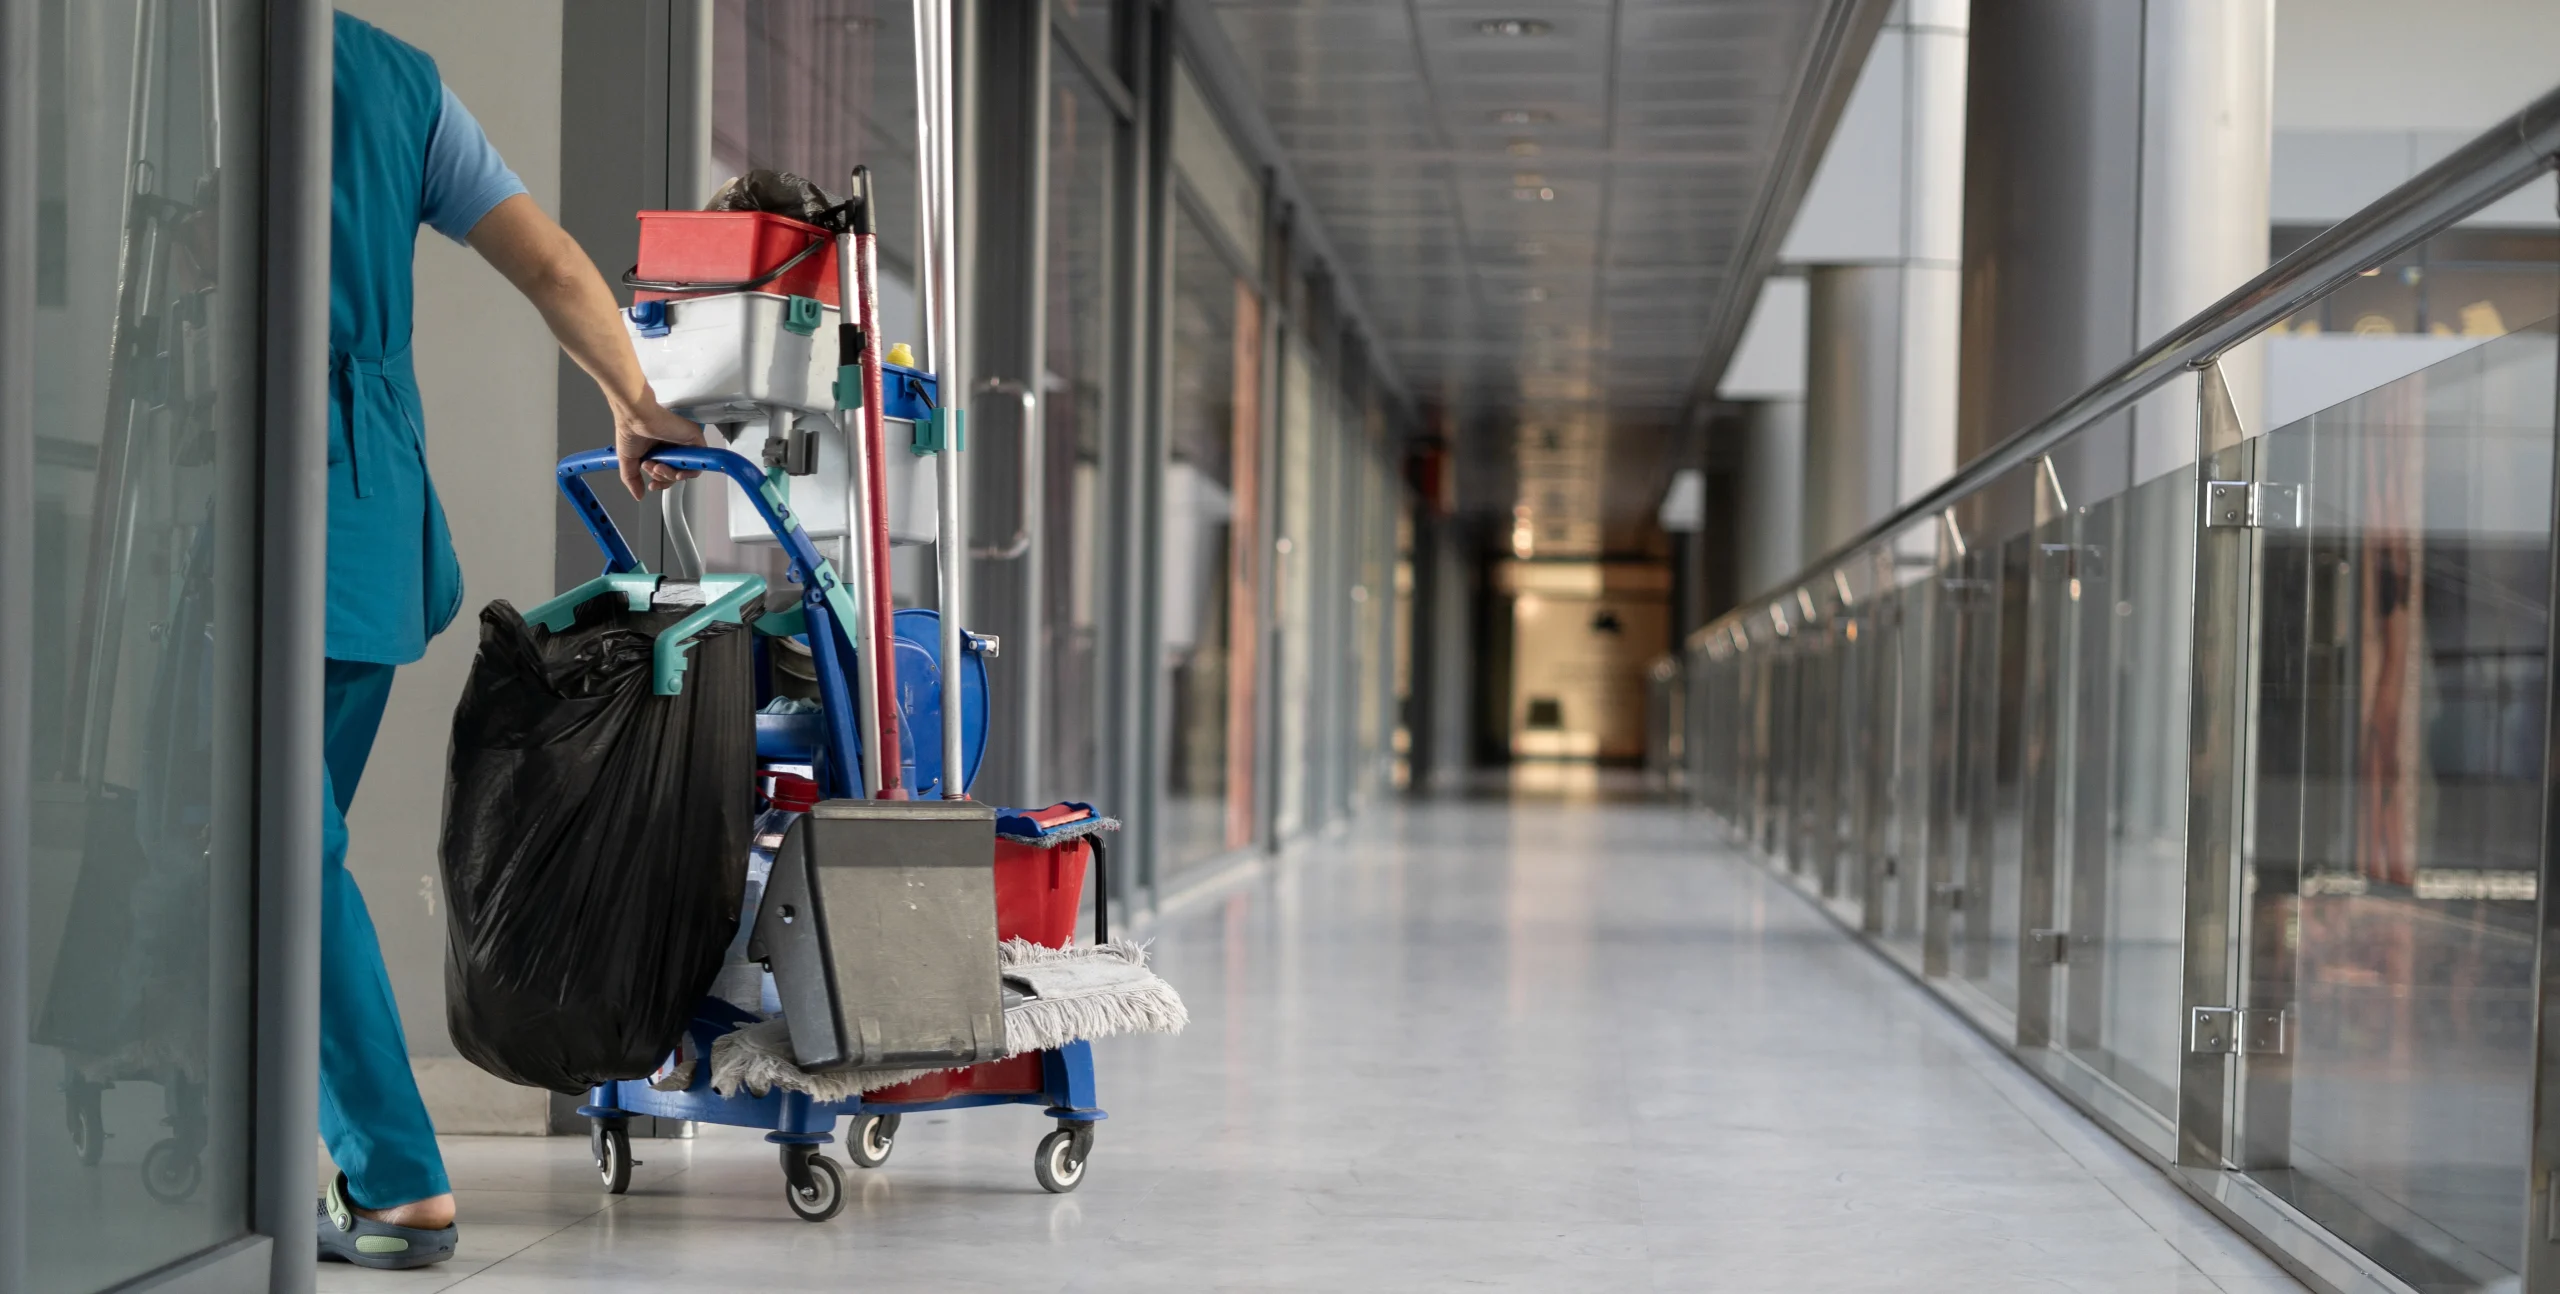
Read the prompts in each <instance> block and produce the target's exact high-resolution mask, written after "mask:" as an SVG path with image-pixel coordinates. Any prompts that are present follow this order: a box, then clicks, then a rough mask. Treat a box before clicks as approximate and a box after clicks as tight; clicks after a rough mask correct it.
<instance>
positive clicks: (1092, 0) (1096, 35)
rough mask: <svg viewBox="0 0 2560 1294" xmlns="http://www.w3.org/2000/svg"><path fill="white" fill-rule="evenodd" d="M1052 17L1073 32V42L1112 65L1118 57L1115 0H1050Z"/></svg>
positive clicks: (1118, 24) (1115, 65) (1118, 8)
mask: <svg viewBox="0 0 2560 1294" xmlns="http://www.w3.org/2000/svg"><path fill="white" fill-rule="evenodd" d="M1049 14H1050V18H1051V20H1052V21H1054V22H1056V23H1058V24H1059V25H1060V26H1062V27H1065V28H1066V29H1067V30H1069V31H1072V32H1074V33H1075V34H1076V43H1077V44H1079V45H1082V46H1083V47H1084V48H1085V50H1086V52H1088V53H1090V54H1092V55H1093V56H1094V57H1096V58H1099V59H1101V60H1102V62H1103V65H1104V67H1106V68H1116V67H1117V66H1118V61H1117V60H1118V58H1119V45H1120V40H1119V35H1120V6H1119V5H1118V4H1117V3H1115V0H1053V3H1052V4H1051V5H1050V6H1049Z"/></svg>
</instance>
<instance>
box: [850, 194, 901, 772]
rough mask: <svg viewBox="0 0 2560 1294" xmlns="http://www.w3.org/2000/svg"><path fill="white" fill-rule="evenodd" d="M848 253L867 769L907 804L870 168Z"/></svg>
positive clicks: (876, 223)
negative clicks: (857, 384)
mask: <svg viewBox="0 0 2560 1294" xmlns="http://www.w3.org/2000/svg"><path fill="white" fill-rule="evenodd" d="M853 190H854V205H853V251H854V258H853V259H854V291H855V294H856V295H857V296H858V297H859V299H860V310H861V319H862V431H861V433H860V434H861V436H862V442H863V446H864V448H865V450H866V452H865V453H864V454H863V455H862V458H863V460H864V462H863V473H862V479H861V480H859V481H856V482H854V488H855V489H857V490H860V491H862V494H863V498H864V500H865V501H866V502H867V503H868V504H869V505H870V506H869V508H868V511H869V513H870V523H871V524H870V527H869V529H870V533H868V534H862V535H856V536H854V538H853V542H855V543H857V544H862V545H865V546H866V547H867V548H868V549H869V550H870V556H871V561H870V567H871V579H870V587H868V588H866V589H863V590H862V596H863V598H864V604H865V605H866V606H867V607H869V608H870V613H871V625H872V639H873V647H874V650H873V651H872V653H871V659H869V660H866V661H864V662H862V668H865V669H868V670H869V671H870V672H871V684H870V686H871V691H872V696H873V697H874V698H876V700H875V702H874V708H875V709H876V710H877V712H878V714H879V716H880V717H879V721H878V725H879V730H878V732H877V734H876V735H877V737H878V738H879V744H878V745H877V746H876V747H874V749H875V750H877V751H878V752H879V753H878V755H877V756H876V757H875V758H874V760H873V763H874V764H875V765H877V766H878V768H879V770H880V798H882V799H884V800H903V799H905V798H907V792H906V787H905V785H904V775H905V766H906V761H905V760H904V759H903V758H902V757H901V751H900V749H899V737H898V635H897V626H896V623H895V621H894V619H893V617H894V616H895V615H896V612H895V610H894V609H893V608H892V607H891V606H890V602H889V488H888V475H887V468H886V467H885V466H884V464H883V461H882V456H883V455H885V454H886V453H888V452H889V446H888V434H887V431H886V429H885V428H884V426H883V418H884V413H885V411H884V410H883V409H882V407H881V403H882V400H883V396H882V393H881V387H880V372H881V370H880V365H881V351H882V349H883V348H882V345H881V341H880V224H879V220H878V217H877V215H876V209H875V207H874V204H873V203H872V201H871V168H869V167H867V166H857V167H855V168H853Z"/></svg>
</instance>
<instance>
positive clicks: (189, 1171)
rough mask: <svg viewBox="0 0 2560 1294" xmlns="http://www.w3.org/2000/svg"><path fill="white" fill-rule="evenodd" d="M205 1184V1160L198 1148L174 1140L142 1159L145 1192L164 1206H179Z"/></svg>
mask: <svg viewBox="0 0 2560 1294" xmlns="http://www.w3.org/2000/svg"><path fill="white" fill-rule="evenodd" d="M203 1182H204V1160H203V1159H202V1158H201V1157H199V1156H198V1155H197V1153H196V1150H195V1148H194V1147H192V1146H189V1145H187V1144H186V1143H185V1142H183V1141H180V1140H178V1139H177V1138H175V1137H171V1138H169V1139H168V1140H166V1141H162V1142H160V1143H159V1144H157V1145H154V1146H153V1147H151V1152H150V1153H149V1154H146V1155H144V1156H143V1157H142V1189H144V1190H146V1191H149V1192H151V1198H153V1199H155V1200H158V1201H160V1202H161V1203H162V1204H177V1203H180V1202H182V1201H184V1200H185V1199H186V1198H187V1197H188V1196H190V1195H193V1194H195V1193H196V1187H198V1186H200V1185H202V1184H203Z"/></svg>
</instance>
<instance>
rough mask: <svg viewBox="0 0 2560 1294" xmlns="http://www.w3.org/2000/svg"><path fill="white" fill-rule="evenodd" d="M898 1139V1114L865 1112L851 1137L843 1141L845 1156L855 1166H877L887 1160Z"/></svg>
mask: <svg viewBox="0 0 2560 1294" xmlns="http://www.w3.org/2000/svg"><path fill="white" fill-rule="evenodd" d="M897 1139H898V1116H897V1115H894V1114H866V1115H864V1116H862V1122H861V1123H860V1124H858V1125H856V1126H855V1128H854V1130H853V1139H852V1140H851V1141H848V1142H846V1143H845V1148H844V1150H845V1158H847V1159H850V1160H852V1161H853V1166H854V1167H856V1168H878V1167H879V1166H880V1165H882V1164H885V1163H888V1162H889V1151H890V1150H891V1148H893V1147H894V1146H895V1145H896V1143H897Z"/></svg>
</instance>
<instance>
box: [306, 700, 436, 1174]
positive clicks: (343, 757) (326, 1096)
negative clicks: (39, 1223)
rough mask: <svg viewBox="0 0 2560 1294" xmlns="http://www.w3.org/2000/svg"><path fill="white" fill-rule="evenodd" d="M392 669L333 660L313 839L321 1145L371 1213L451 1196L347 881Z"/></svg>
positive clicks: (360, 898)
mask: <svg viewBox="0 0 2560 1294" xmlns="http://www.w3.org/2000/svg"><path fill="white" fill-rule="evenodd" d="M391 674H392V667H391V666H389V665H373V664H366V663H362V662H357V661H343V660H333V661H330V662H329V671H328V679H329V701H328V711H327V716H326V720H325V722H326V724H327V728H328V731H327V737H326V740H327V760H328V770H327V784H326V794H325V796H324V797H323V798H324V803H323V804H322V805H321V829H320V831H321V835H320V1138H321V1140H323V1141H325V1142H327V1143H328V1146H329V1157H330V1158H331V1159H333V1160H335V1161H337V1165H338V1168H339V1170H340V1171H341V1172H344V1173H345V1174H346V1175H347V1193H348V1195H349V1196H350V1197H351V1198H352V1199H353V1201H354V1202H355V1203H356V1204H358V1205H361V1206H363V1207H365V1208H369V1209H387V1208H391V1207H394V1206H396V1205H401V1204H407V1203H409V1202H410V1201H412V1200H423V1199H425V1198H427V1197H428V1196H431V1195H442V1194H444V1193H446V1192H447V1191H450V1190H452V1189H453V1187H452V1186H451V1185H450V1184H449V1183H448V1182H447V1180H446V1178H445V1174H444V1156H443V1155H442V1154H440V1153H439V1152H438V1151H437V1150H436V1129H435V1125H434V1124H433V1123H432V1122H430V1121H429V1120H428V1118H427V1104H426V1102H425V1101H424V1100H422V1099H420V1098H419V1096H418V1080H417V1079H416V1078H415V1077H414V1076H413V1075H412V1074H411V1073H410V1071H409V1040H408V1037H407V1036H406V1035H405V1034H403V1033H402V1032H401V1030H400V1003H399V1001H398V1000H397V999H395V998H394V997H393V996H392V994H391V976H390V973H389V972H387V971H385V970H384V969H383V966H382V945H381V944H380V943H379V942H377V941H376V940H375V938H374V934H373V916H372V914H370V913H368V912H367V911H366V910H365V906H364V895H363V893H362V892H360V891H359V890H357V889H356V881H355V878H354V877H352V876H349V875H347V807H348V806H349V805H351V804H353V803H354V802H355V797H356V782H357V781H358V780H359V779H361V778H362V777H363V776H364V765H365V760H366V758H367V757H369V756H370V755H372V753H373V738H374V734H375V733H376V732H377V731H379V730H380V729H381V727H382V709H383V706H384V705H385V704H386V703H387V702H389V701H390V699H391Z"/></svg>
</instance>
